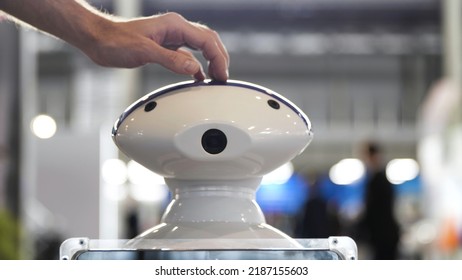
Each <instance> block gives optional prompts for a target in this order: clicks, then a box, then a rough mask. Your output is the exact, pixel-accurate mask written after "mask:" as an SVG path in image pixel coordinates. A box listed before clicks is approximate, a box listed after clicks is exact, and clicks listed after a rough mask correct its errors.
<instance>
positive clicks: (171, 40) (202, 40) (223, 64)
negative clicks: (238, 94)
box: [155, 13, 229, 81]
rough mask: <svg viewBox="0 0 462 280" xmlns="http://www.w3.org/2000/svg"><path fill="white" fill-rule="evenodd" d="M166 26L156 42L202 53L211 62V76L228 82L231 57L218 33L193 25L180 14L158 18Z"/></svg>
mask: <svg viewBox="0 0 462 280" xmlns="http://www.w3.org/2000/svg"><path fill="white" fill-rule="evenodd" d="M156 19H157V20H159V21H160V22H162V23H163V24H165V25H164V26H165V33H164V34H163V36H159V34H156V36H155V38H156V39H157V40H156V41H157V42H158V43H159V44H161V45H164V46H188V47H190V48H192V49H195V50H200V51H202V55H203V56H204V58H205V59H206V60H208V61H209V69H208V72H209V76H210V77H211V78H212V79H217V80H222V81H226V80H227V78H228V66H229V55H228V52H227V51H226V48H225V46H224V44H223V42H222V41H221V39H220V37H219V35H218V33H217V32H216V31H214V30H212V29H210V28H208V27H207V26H205V25H202V24H198V23H193V22H190V21H188V20H186V19H185V18H184V17H182V16H181V15H179V14H176V13H167V14H163V15H161V16H157V17H156Z"/></svg>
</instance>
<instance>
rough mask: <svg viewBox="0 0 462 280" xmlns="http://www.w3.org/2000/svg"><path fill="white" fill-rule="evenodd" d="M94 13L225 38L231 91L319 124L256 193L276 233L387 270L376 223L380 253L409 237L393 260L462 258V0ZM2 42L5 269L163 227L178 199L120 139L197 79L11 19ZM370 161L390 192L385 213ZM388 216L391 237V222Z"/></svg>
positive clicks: (0, 227)
mask: <svg viewBox="0 0 462 280" xmlns="http://www.w3.org/2000/svg"><path fill="white" fill-rule="evenodd" d="M88 2H89V3H90V4H91V5H92V6H94V7H96V8H97V9H99V10H102V11H105V12H107V13H110V14H114V15H118V16H121V17H126V18H131V17H138V16H151V15H156V14H161V13H166V12H176V13H178V14H181V15H182V16H183V17H185V18H186V19H187V20H190V21H193V22H200V23H202V24H205V25H207V26H209V27H210V28H213V29H214V30H216V31H217V32H218V34H219V35H220V38H221V40H222V41H223V43H224V45H225V46H226V48H227V50H228V52H229V55H230V66H229V79H230V80H237V81H245V82H249V83H252V84H257V85H260V86H262V87H265V88H268V89H271V90H272V91H274V92H276V93H278V94H280V95H282V96H284V97H286V98H287V99H289V100H290V101H291V102H293V104H295V105H296V106H297V107H298V108H300V109H301V110H302V111H303V112H304V113H305V114H306V116H307V117H308V118H309V121H310V122H311V125H312V131H313V139H312V141H311V142H310V144H309V145H308V146H307V147H306V149H305V150H304V151H303V152H302V153H301V154H300V155H298V156H297V157H295V158H294V159H293V160H291V161H290V162H287V163H285V164H284V165H282V166H280V167H278V168H277V169H275V170H274V171H272V172H271V173H269V174H267V175H265V176H264V177H263V179H262V182H261V184H260V186H259V187H258V190H257V191H256V195H255V201H256V203H257V204H258V205H259V206H260V208H261V210H262V211H263V214H264V217H265V219H266V223H268V224H269V225H271V226H273V227H275V228H277V229H279V230H281V231H282V232H284V233H286V234H287V235H288V236H290V237H293V238H297V239H312V238H328V237H330V236H348V237H350V238H352V239H353V240H354V241H355V243H356V245H357V250H358V251H357V252H358V259H366V260H368V259H375V258H377V254H376V252H375V250H376V248H375V247H376V246H377V244H376V243H377V240H374V238H372V236H373V235H374V234H371V233H369V232H367V231H366V230H365V228H367V225H366V224H367V223H371V220H372V223H374V224H386V226H385V229H384V230H381V231H382V232H383V236H384V237H383V239H380V240H379V241H378V243H379V244H381V246H378V247H384V246H385V247H386V248H390V247H393V245H388V244H389V243H388V242H391V243H393V241H389V240H388V239H389V238H388V237H387V235H388V236H389V235H396V238H395V239H396V241H397V248H396V253H395V254H394V255H393V257H392V258H393V259H400V260H414V259H417V260H426V259H461V258H462V244H461V240H462V239H461V238H462V177H461V176H462V175H461V174H462V172H460V170H462V114H460V112H461V109H462V106H461V105H462V99H461V98H460V97H461V94H462V91H461V89H462V43H461V42H462V33H461V26H462V4H461V3H459V1H457V0H456V1H452V0H445V1H443V0H441V1H440V0H298V1H291V0H253V1H244V0H233V1H225V0H220V1H217V0H194V1H180V0H131V1H123V0H91V1H88ZM0 37H1V38H2V40H1V41H0V259H46V260H56V259H59V249H60V245H61V244H62V243H63V242H64V241H65V240H67V239H69V238H74V237H86V238H90V239H103V240H114V239H121V240H122V239H123V240H126V239H131V238H133V237H135V236H137V235H139V234H141V233H142V232H144V231H145V230H147V229H149V228H152V227H153V226H155V225H157V224H159V223H160V222H161V217H162V213H164V211H165V209H166V208H167V206H168V204H169V202H170V200H171V199H172V198H173V196H174V195H172V193H171V192H170V191H169V188H168V187H167V185H166V183H165V181H164V178H163V177H162V176H160V175H158V174H155V173H153V172H151V171H149V170H148V169H146V168H145V167H144V166H142V165H140V164H139V163H137V162H136V161H134V160H133V159H132V158H130V157H128V156H127V155H126V154H124V153H123V152H121V151H120V150H119V149H118V147H117V146H116V145H115V143H114V141H113V138H112V130H113V127H114V123H115V122H116V121H117V119H118V118H119V116H120V115H121V113H122V112H124V110H125V109H126V108H127V107H128V106H129V105H130V104H132V103H133V102H135V101H136V100H138V99H139V98H141V97H143V96H144V95H146V94H148V93H150V92H152V91H154V90H157V89H159V88H162V87H164V86H168V85H171V84H174V83H178V82H183V81H189V80H192V79H193V78H192V77H189V76H184V75H179V74H176V73H173V72H171V71H169V70H167V69H165V68H163V67H161V66H160V65H156V64H149V65H145V66H143V67H139V68H134V69H117V68H109V67H102V66H98V65H96V64H95V63H93V62H92V61H91V60H90V59H89V58H88V57H87V56H85V55H84V54H83V53H82V52H81V51H80V50H78V49H76V48H75V47H72V46H71V45H69V44H67V43H65V42H63V41H62V40H60V39H57V38H55V37H52V36H50V35H48V34H44V33H42V32H40V31H37V30H35V29H34V28H31V27H26V26H19V25H18V24H16V23H14V22H11V21H10V20H8V19H7V17H5V16H1V15H0ZM194 54H195V55H196V57H197V58H198V59H199V60H200V61H201V62H202V63H203V64H204V67H206V63H207V62H206V61H205V60H204V59H203V57H202V55H201V53H200V52H197V51H196V52H194ZM190 110H194V108H190ZM235 110H236V111H237V112H239V111H240V110H243V109H242V108H239V107H237V108H235ZM242 113H243V114H245V112H242ZM176 117H178V116H177V115H175V114H172V116H171V118H172V119H174V118H176ZM162 121H165V122H166V123H168V122H169V121H168V120H162ZM276 145H279V144H276ZM366 145H369V146H368V147H367V148H366ZM371 147H372V148H371ZM366 150H368V151H371V150H374V151H375V152H376V154H377V155H378V156H379V157H380V158H379V164H380V168H383V170H384V171H383V172H384V174H385V175H386V181H387V182H389V184H390V190H389V193H388V192H386V194H383V193H382V195H381V196H379V197H377V198H375V200H373V202H372V204H374V203H375V205H376V206H378V205H380V206H379V207H375V208H374V209H375V210H371V209H369V208H368V207H367V206H368V203H366V201H367V199H368V197H369V195H370V194H371V192H370V191H369V190H368V188H370V187H374V186H370V180H369V179H370V177H371V175H370V172H369V171H370V169H371V168H370V166H369V165H368V159H366V158H365V157H366V156H365V151H366ZM387 199H389V200H390V201H386V200H387ZM369 202H370V201H369ZM387 203H388V204H389V205H391V207H392V211H391V214H390V216H391V217H390V219H392V220H393V222H390V224H388V223H387V222H385V221H384V220H383V219H382V217H383V216H381V215H382V214H383V213H380V212H381V210H383V209H384V208H386V206H387V205H388V204H387ZM377 209H378V210H377ZM226 210H227V209H213V210H211V211H226ZM374 215H376V216H374ZM392 231H393V232H392ZM382 249H383V248H382ZM390 258H391V257H390Z"/></svg>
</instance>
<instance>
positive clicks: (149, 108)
mask: <svg viewBox="0 0 462 280" xmlns="http://www.w3.org/2000/svg"><path fill="white" fill-rule="evenodd" d="M156 106H157V103H156V101H151V102H149V103H148V104H146V105H145V106H144V111H145V112H150V111H152V110H154V108H156Z"/></svg>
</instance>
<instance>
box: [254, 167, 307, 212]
mask: <svg viewBox="0 0 462 280" xmlns="http://www.w3.org/2000/svg"><path fill="white" fill-rule="evenodd" d="M307 197H308V182H307V181H306V180H305V179H304V178H303V177H302V176H300V175H298V174H296V173H294V174H293V175H292V177H290V179H289V180H288V181H287V182H286V183H284V184H280V185H275V184H269V185H261V186H260V188H259V189H258V191H257V193H256V200H257V203H258V204H259V205H260V207H261V209H262V210H263V212H265V213H283V214H288V215H294V214H296V213H298V211H299V210H300V209H301V207H303V205H304V204H305V201H306V199H307Z"/></svg>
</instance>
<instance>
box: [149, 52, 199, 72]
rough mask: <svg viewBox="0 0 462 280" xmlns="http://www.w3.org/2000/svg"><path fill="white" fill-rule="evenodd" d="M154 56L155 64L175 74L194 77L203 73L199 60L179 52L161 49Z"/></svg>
mask: <svg viewBox="0 0 462 280" xmlns="http://www.w3.org/2000/svg"><path fill="white" fill-rule="evenodd" d="M153 55H154V57H153V62H155V63H158V64H160V65H162V66H163V67H165V68H167V69H169V70H171V71H173V72H175V73H178V74H185V75H194V74H196V73H198V72H199V71H201V66H200V64H199V62H198V61H197V60H195V59H194V58H193V57H191V56H189V55H187V54H186V53H183V52H181V51H179V50H169V49H166V48H163V47H159V48H157V51H155V54H154V53H153Z"/></svg>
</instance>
